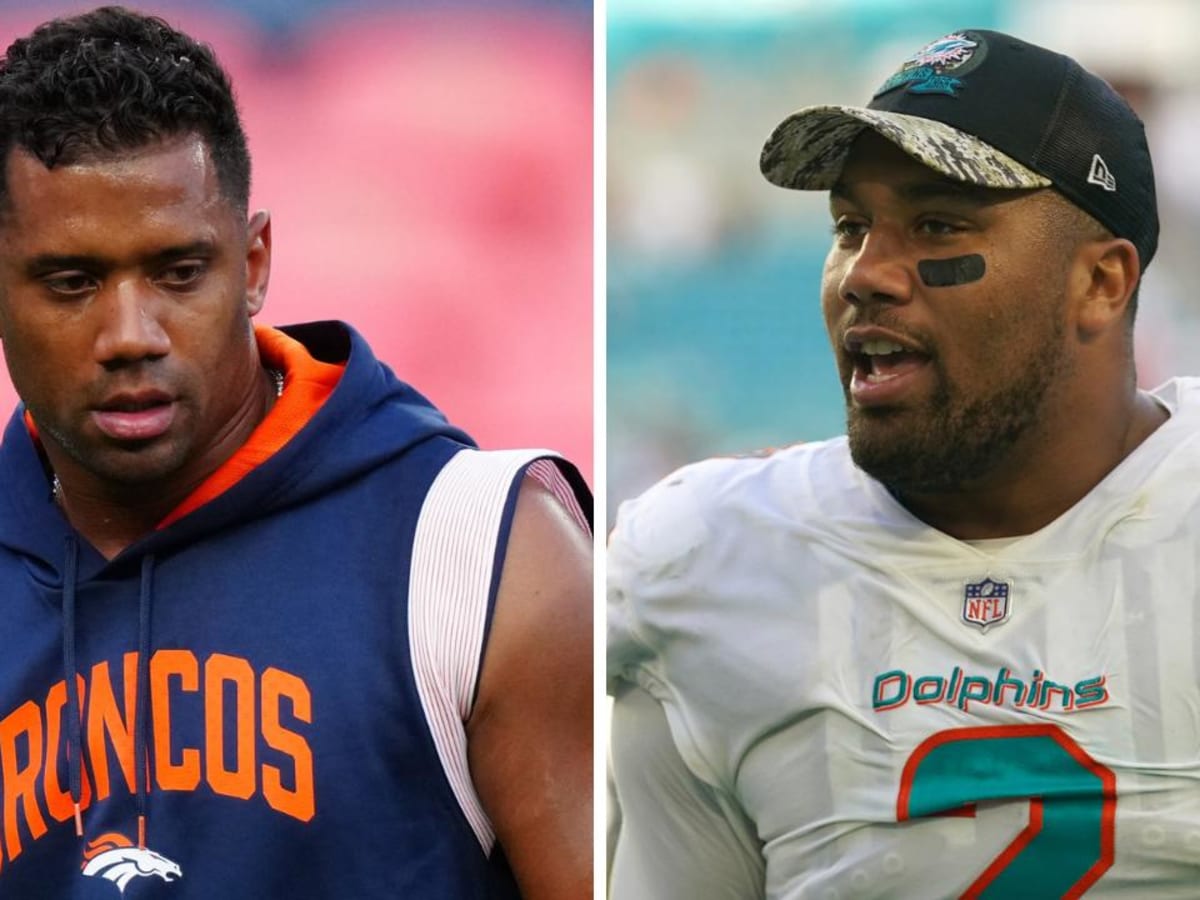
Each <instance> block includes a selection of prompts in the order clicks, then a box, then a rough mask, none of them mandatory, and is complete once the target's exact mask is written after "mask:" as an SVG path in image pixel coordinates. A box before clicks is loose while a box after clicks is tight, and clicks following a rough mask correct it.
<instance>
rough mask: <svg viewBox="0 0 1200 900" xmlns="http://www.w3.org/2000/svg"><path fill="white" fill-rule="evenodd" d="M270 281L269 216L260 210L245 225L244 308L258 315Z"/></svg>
mask: <svg viewBox="0 0 1200 900" xmlns="http://www.w3.org/2000/svg"><path fill="white" fill-rule="evenodd" d="M270 280H271V214H270V213H269V212H267V211H266V210H265V209H260V210H259V211H258V212H256V213H255V214H254V215H252V216H251V217H250V221H249V222H247V223H246V308H247V311H248V312H249V313H250V315H251V316H256V315H258V313H259V311H260V310H261V309H262V308H263V304H264V303H266V301H267V283H268V282H269V281H270Z"/></svg>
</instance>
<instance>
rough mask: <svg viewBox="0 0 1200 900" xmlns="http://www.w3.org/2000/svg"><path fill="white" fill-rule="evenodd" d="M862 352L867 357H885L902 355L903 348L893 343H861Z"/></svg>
mask: <svg viewBox="0 0 1200 900" xmlns="http://www.w3.org/2000/svg"><path fill="white" fill-rule="evenodd" d="M862 352H863V353H865V354H867V356H887V355H888V354H890V353H903V352H904V348H903V347H901V346H900V345H899V344H897V343H894V342H893V341H863V345H862Z"/></svg>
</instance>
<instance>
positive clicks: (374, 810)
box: [0, 322, 590, 900]
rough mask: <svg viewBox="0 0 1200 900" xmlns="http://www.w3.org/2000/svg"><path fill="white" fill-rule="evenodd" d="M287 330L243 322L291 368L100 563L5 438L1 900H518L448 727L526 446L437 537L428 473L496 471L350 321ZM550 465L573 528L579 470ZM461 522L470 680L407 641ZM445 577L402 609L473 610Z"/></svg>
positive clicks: (467, 696) (24, 435)
mask: <svg viewBox="0 0 1200 900" xmlns="http://www.w3.org/2000/svg"><path fill="white" fill-rule="evenodd" d="M282 331H283V333H286V335H287V336H288V338H290V339H291V340H290V341H289V340H288V338H284V337H282V335H281V333H280V332H278V331H274V330H272V329H262V328H259V329H258V339H259V344H260V348H262V349H263V355H264V359H265V360H267V362H268V363H275V364H276V367H278V368H285V369H286V389H285V391H284V394H283V397H282V398H281V399H280V401H279V402H278V403H277V404H276V408H275V410H273V411H272V413H271V414H270V415H268V418H267V420H265V421H264V423H263V424H262V425H260V426H259V430H258V431H256V432H255V433H254V434H253V435H252V436H251V439H250V441H248V444H247V447H244V448H243V450H242V451H239V452H238V453H237V454H235V456H234V458H233V459H232V460H231V461H230V462H229V463H227V464H226V465H225V466H223V467H222V468H221V469H219V470H218V471H217V473H215V474H214V476H213V477H212V478H210V479H209V481H208V482H206V483H205V484H204V485H202V486H201V487H200V489H199V490H198V491H197V492H196V493H195V494H193V496H192V497H191V498H189V500H188V501H185V503H184V504H183V506H181V507H180V508H179V509H177V510H176V511H175V512H174V513H172V514H171V515H170V516H168V517H167V519H165V520H164V522H163V523H162V524H160V526H159V527H158V528H157V529H156V530H155V531H154V532H152V533H151V534H149V535H147V536H145V537H144V538H142V539H141V540H139V541H137V542H136V543H135V544H133V545H132V546H130V547H128V548H127V549H126V550H124V551H123V552H122V553H120V554H119V555H118V556H116V557H115V558H113V559H112V560H105V559H104V558H103V557H102V556H101V555H100V554H99V553H98V552H97V551H96V550H95V549H94V548H92V547H91V546H90V545H89V544H88V543H87V542H86V541H85V540H84V539H82V538H81V537H80V536H79V535H78V534H77V533H76V532H75V531H74V530H73V529H72V528H71V526H70V525H69V523H68V522H67V520H66V519H65V517H64V516H63V515H62V513H61V512H60V510H59V509H58V507H57V505H56V504H55V502H54V500H53V498H52V496H51V491H50V488H49V484H48V480H47V474H46V469H45V466H44V464H43V462H42V459H41V457H40V454H39V450H38V445H37V442H36V436H35V435H31V433H30V428H29V426H28V424H27V421H26V418H25V416H24V415H23V411H22V410H20V409H19V410H18V411H17V413H16V414H15V415H14V416H13V418H12V420H11V422H10V424H9V426H8V428H7V431H6V432H5V435H4V439H3V444H2V445H0V611H2V615H3V621H4V622H5V625H4V627H3V628H0V898H3V900H8V898H14V900H15V898H23V900H25V898H34V897H37V898H59V897H64V898H66V897H69V898H80V900H85V898H96V900H104V898H107V900H114V898H118V897H121V896H126V897H129V898H137V900H143V898H145V900H150V898H163V900H184V898H226V900H233V898H276V897H278V898H284V897H286V898H340V897H355V898H376V897H378V898H384V897H387V898H391V897H430V898H433V897H437V898H447V900H451V898H490V897H512V896H516V891H515V888H514V886H513V881H512V877H511V874H510V873H509V871H508V869H507V866H506V865H505V863H504V860H503V857H502V854H501V853H500V851H499V849H498V848H496V847H493V840H494V839H493V837H492V834H491V832H490V826H489V825H488V823H487V822H486V817H484V816H483V815H482V812H481V811H480V810H478V809H477V808H473V807H472V802H473V801H472V799H471V798H470V797H465V796H464V794H470V793H471V791H470V788H469V776H465V762H464V761H465V751H464V750H463V746H462V736H461V733H459V734H458V736H457V740H458V744H457V745H455V743H454V741H455V738H453V737H451V738H447V737H446V734H445V732H447V730H449V731H450V732H454V731H455V729H457V730H458V732H461V726H462V722H463V721H465V718H466V715H467V714H468V713H469V705H470V700H471V699H472V697H473V692H474V689H475V684H474V679H475V678H476V677H477V674H478V667H477V664H478V661H479V656H480V655H481V653H482V646H483V641H484V640H485V639H486V634H485V632H486V625H487V621H488V620H490V606H491V602H492V601H493V600H494V596H495V590H496V587H497V585H498V582H499V572H500V569H501V567H502V563H503V553H504V547H505V541H506V539H507V535H508V529H509V526H510V524H511V518H512V511H513V507H514V505H515V500H516V493H517V489H518V487H519V483H520V481H521V478H522V477H523V475H524V474H525V472H526V471H527V470H528V468H529V466H531V465H534V466H536V465H546V463H544V462H536V460H538V459H539V457H541V456H542V455H543V454H541V453H539V452H531V453H525V454H518V455H516V456H510V457H504V458H503V459H504V461H505V463H506V465H505V466H503V467H501V470H499V475H495V474H494V477H492V482H493V484H492V486H491V488H490V490H491V492H492V494H493V495H494V496H495V497H497V498H498V500H497V501H496V502H495V503H493V504H492V506H493V507H494V509H490V510H489V509H484V508H483V507H480V510H479V511H478V512H477V513H476V512H470V511H468V512H461V511H460V512H457V513H454V514H450V515H445V514H443V515H441V516H440V517H437V518H436V520H435V521H432V522H431V521H430V515H428V514H426V513H423V512H422V510H423V508H425V506H426V503H427V500H429V497H430V494H431V488H432V486H433V485H434V484H435V482H437V481H438V478H439V475H440V474H443V476H444V472H445V471H447V464H448V463H450V462H451V460H455V459H456V458H457V459H458V460H459V461H468V462H469V461H470V460H472V459H480V458H487V457H489V454H485V453H482V452H480V451H477V450H475V449H474V444H473V442H472V441H471V439H470V438H469V437H468V436H467V435H466V434H465V433H464V432H462V431H460V430H459V429H457V428H455V427H453V426H452V425H450V424H449V423H448V422H447V421H446V419H445V417H444V416H443V415H442V414H441V413H440V412H439V411H438V410H437V409H435V408H434V407H433V406H432V405H431V404H430V403H429V402H428V401H427V400H426V399H425V398H424V397H422V396H421V395H420V394H418V393H417V392H416V391H415V390H414V389H413V388H411V387H409V386H408V385H406V384H404V383H402V382H400V381H399V380H397V379H396V378H395V376H394V375H393V374H392V373H391V371H390V370H389V369H388V368H387V367H386V366H384V365H383V364H381V363H380V362H378V361H377V360H376V359H375V357H374V356H373V355H372V353H371V351H370V349H369V347H368V346H367V344H366V343H365V342H364V341H363V339H362V338H361V337H360V336H359V335H358V334H357V333H356V332H354V331H353V329H351V328H349V326H346V325H343V324H341V323H334V322H328V323H313V324H308V325H301V326H292V327H290V328H285V329H283V330H282ZM292 341H298V342H299V345H303V346H299V345H294V344H291V342H292ZM289 345H290V350H289V349H288V347H289ZM281 347H282V348H283V352H282V356H283V357H285V358H283V359H277V360H272V358H271V357H272V355H273V354H274V355H278V354H279V353H280V352H281V351H280V349H279V348H281ZM297 353H298V354H299V355H297ZM289 356H290V360H291V361H290V362H289V361H288V359H287V358H286V357H289ZM297 360H299V361H300V362H303V363H304V364H303V365H297V364H296V361H297ZM297 397H299V398H300V399H299V400H296V399H293V398H297ZM285 401H286V403H285ZM460 454H463V456H460ZM554 462H555V465H557V466H558V467H559V472H560V473H561V475H562V476H563V478H564V479H565V480H564V481H563V482H562V483H563V484H569V485H570V489H568V490H566V491H565V492H564V493H565V494H567V495H568V498H569V495H570V494H571V493H573V494H574V496H575V499H578V500H579V501H580V502H581V503H582V504H583V505H584V506H585V507H588V509H589V512H588V515H590V499H589V497H588V494H587V488H586V486H585V485H584V483H583V481H582V479H581V478H580V477H579V475H578V473H577V472H576V471H575V470H574V468H573V467H571V466H570V465H569V464H566V463H563V462H562V461H561V460H555V461H554ZM456 465H459V467H460V468H461V462H460V463H456ZM485 468H486V467H485ZM491 471H492V472H493V473H495V472H496V471H498V470H497V469H496V467H495V466H492V467H491ZM497 479H498V480H497ZM443 480H444V477H443ZM464 491H465V492H466V495H467V496H468V497H470V496H474V495H475V494H476V493H478V491H477V490H476V488H475V487H473V486H472V483H471V482H470V481H469V479H468V483H467V485H466V487H465V488H462V489H460V494H461V493H463V492H464ZM468 506H469V504H468ZM455 516H457V517H458V518H457V519H456V518H455ZM480 523H482V525H480ZM472 528H481V529H482V534H483V538H484V540H483V541H482V546H483V548H484V549H483V551H482V552H483V553H484V554H485V555H486V556H487V557H488V559H486V560H485V561H484V564H483V565H482V568H481V569H480V572H481V574H478V573H477V574H478V577H476V583H477V585H481V587H478V586H477V588H475V589H474V590H475V591H476V593H478V592H479V591H482V592H483V593H484V594H485V595H486V596H485V597H484V599H483V603H484V608H485V615H484V616H483V617H482V621H481V623H480V624H479V627H478V628H476V629H475V631H474V632H471V631H470V630H469V629H468V631H467V632H466V638H465V639H466V640H467V652H466V654H465V655H466V656H467V657H474V663H475V664H476V665H475V667H474V668H471V667H470V666H468V667H466V669H465V670H464V671H462V672H459V671H455V672H451V673H445V672H441V671H439V670H438V664H439V658H438V656H437V654H438V653H439V652H441V651H440V650H438V647H437V646H436V644H437V642H436V641H434V642H433V643H434V647H433V651H432V652H433V656H432V657H430V651H429V649H428V648H426V650H425V651H421V650H420V648H418V647H416V646H415V645H414V640H415V639H414V624H413V621H412V614H411V609H410V607H411V605H412V604H413V603H414V602H415V601H414V600H413V591H414V590H415V588H414V586H413V584H411V583H410V581H412V580H414V579H415V577H416V576H413V579H410V575H412V574H413V573H412V571H411V570H412V566H413V562H412V560H413V554H414V545H415V543H416V542H417V541H418V540H420V541H424V542H425V543H426V544H429V542H430V538H429V537H428V534H433V535H434V539H433V542H432V544H429V545H430V546H432V547H433V548H435V549H434V551H432V554H433V556H435V557H436V556H437V554H438V553H439V552H442V551H439V550H437V548H439V547H441V548H446V547H449V548H451V550H452V549H453V548H455V547H458V548H459V549H460V550H462V552H464V553H466V554H467V555H469V554H470V553H472V552H476V553H478V551H477V549H476V548H475V545H476V544H479V543H480V542H479V541H477V540H475V539H474V538H471V539H470V540H466V539H464V538H463V537H462V536H463V535H470V534H473V532H472V531H471V529H472ZM422 531H423V532H426V533H427V534H426V536H425V537H419V535H418V533H419V532H422ZM430 552H431V551H428V550H427V551H426V554H427V555H429V553H430ZM445 552H450V551H445ZM461 568H463V567H462V566H458V565H457V562H456V560H455V559H451V560H450V566H449V567H447V572H448V573H449V574H446V573H443V574H442V575H438V574H437V573H436V572H435V574H434V576H432V582H431V583H432V585H433V586H432V588H430V587H429V585H426V587H425V588H423V589H422V590H423V591H424V594H423V596H435V597H436V598H437V603H434V604H432V605H431V604H429V603H427V602H426V605H427V606H430V605H431V608H432V609H433V610H434V613H433V614H434V616H435V618H436V616H437V615H440V613H439V612H438V610H439V609H440V607H441V606H442V605H445V604H450V605H451V607H452V605H453V604H455V603H459V602H475V601H473V600H471V598H469V597H468V598H466V599H465V600H464V599H463V598H462V597H459V596H447V597H440V596H439V595H438V591H439V590H440V588H439V584H441V583H442V582H441V581H439V578H450V579H451V580H452V581H453V579H454V578H456V577H459V576H458V575H457V574H456V573H457V572H458V570H459V569H461ZM421 577H422V578H424V579H426V580H427V581H428V580H429V578H430V576H426V575H423V576H421ZM460 581H461V578H460ZM450 590H452V591H460V592H461V591H463V590H465V589H464V588H462V586H461V584H459V585H458V586H457V587H454V586H452V587H451V588H450ZM464 596H465V595H464ZM423 602H425V601H423ZM436 633H437V632H436V629H435V630H434V631H433V632H430V631H429V629H426V630H425V634H426V635H427V636H428V635H429V634H435V635H436ZM422 653H424V656H422ZM460 655H462V654H460ZM423 659H424V662H422V660H423ZM422 666H425V667H426V668H427V669H428V670H429V671H427V672H426V674H425V675H424V677H423V679H422V676H421V674H420V671H419V670H420V669H421V668H422ZM430 673H432V674H430ZM72 675H74V683H72V682H71V676H72ZM455 678H456V679H457V682H455V683H456V684H457V685H458V687H454V686H453V685H451V687H449V688H445V689H444V690H443V691H442V692H443V693H444V694H446V695H447V696H445V697H443V698H442V700H443V701H444V702H443V703H442V706H441V707H439V706H438V705H437V704H436V703H431V701H430V699H429V696H430V695H431V693H432V694H436V693H437V692H438V689H439V685H441V684H443V682H445V683H450V682H452V681H453V680H454V679H455ZM430 685H432V686H433V687H432V688H431V687H430ZM443 686H444V685H443ZM456 691H457V694H456V693H455V692H456ZM450 695H454V696H450ZM439 710H440V712H439ZM439 715H440V716H442V718H443V719H446V720H447V722H444V723H442V725H440V726H437V727H435V720H436V719H437V717H438V716H439ZM452 745H453V746H452ZM135 760H142V761H143V763H142V764H141V765H138V764H137V763H135ZM456 766H457V767H458V769H459V770H460V772H459V775H460V777H459V779H458V783H456V782H455V779H454V777H453V774H454V769H455V767H456ZM448 772H449V773H450V774H447V773H448ZM464 782H465V783H466V786H465V787H464ZM76 804H78V806H79V808H80V813H79V815H78V819H79V823H80V825H81V830H82V836H79V835H77V828H76V824H75V820H76V818H77V815H76V810H75V807H76Z"/></svg>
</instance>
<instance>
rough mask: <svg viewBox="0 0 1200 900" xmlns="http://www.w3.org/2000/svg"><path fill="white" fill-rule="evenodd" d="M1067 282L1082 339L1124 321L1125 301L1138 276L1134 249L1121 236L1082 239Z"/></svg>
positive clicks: (1132, 290)
mask: <svg viewBox="0 0 1200 900" xmlns="http://www.w3.org/2000/svg"><path fill="white" fill-rule="evenodd" d="M1075 262H1076V266H1075V269H1074V270H1073V277H1072V279H1071V285H1072V287H1073V288H1074V289H1075V292H1076V294H1077V296H1076V297H1075V307H1076V319H1075V321H1076V323H1077V327H1078V329H1079V336H1080V338H1081V339H1083V340H1084V341H1087V340H1090V339H1093V338H1096V337H1098V336H1100V335H1101V334H1103V333H1105V332H1106V331H1108V330H1109V329H1111V328H1112V327H1113V326H1114V325H1121V326H1122V327H1123V323H1124V321H1125V312H1126V309H1127V308H1128V306H1129V300H1130V298H1131V297H1132V296H1133V292H1134V289H1135V288H1136V287H1137V283H1138V278H1139V277H1140V275H1141V264H1140V262H1139V261H1138V253H1137V249H1136V248H1135V247H1134V246H1133V244H1132V243H1130V242H1129V241H1127V240H1125V239H1124V238H1106V239H1100V240H1091V241H1086V242H1084V243H1083V244H1082V245H1081V246H1080V247H1079V250H1078V252H1077V254H1076V259H1075Z"/></svg>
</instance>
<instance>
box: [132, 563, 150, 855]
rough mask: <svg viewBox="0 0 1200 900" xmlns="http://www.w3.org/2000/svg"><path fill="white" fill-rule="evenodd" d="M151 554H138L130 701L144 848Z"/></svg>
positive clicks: (139, 823)
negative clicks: (133, 682)
mask: <svg viewBox="0 0 1200 900" xmlns="http://www.w3.org/2000/svg"><path fill="white" fill-rule="evenodd" d="M153 577H154V557H153V556H152V555H150V554H147V555H146V556H143V557H142V590H141V595H140V596H139V598H138V662H137V699H136V700H134V703H135V704H136V705H135V706H134V710H135V712H134V715H133V719H134V726H133V785H134V791H135V792H136V793H137V811H138V846H139V847H141V848H142V849H145V847H146V794H147V793H148V791H149V783H148V782H149V781H150V759H149V757H148V756H147V755H146V724H147V723H148V722H149V720H150V710H149V705H150V601H151V594H152V592H151V589H150V588H151V584H152V582H153Z"/></svg>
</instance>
